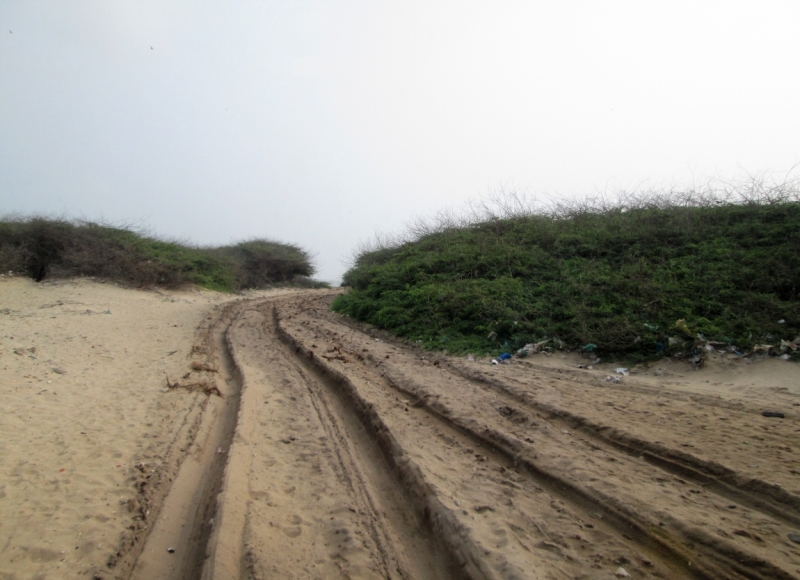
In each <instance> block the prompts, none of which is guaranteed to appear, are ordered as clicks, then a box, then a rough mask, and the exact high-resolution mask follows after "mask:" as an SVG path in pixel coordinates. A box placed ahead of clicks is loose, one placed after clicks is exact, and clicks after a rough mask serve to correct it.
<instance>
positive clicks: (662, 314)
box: [333, 189, 800, 357]
mask: <svg viewBox="0 0 800 580" xmlns="http://www.w3.org/2000/svg"><path fill="white" fill-rule="evenodd" d="M737 193H739V192H737ZM783 193H784V195H779V196H775V197H769V196H766V197H765V196H761V197H759V196H757V195H750V196H749V197H747V196H744V197H741V196H740V197H739V198H737V199H736V200H731V199H727V200H725V199H722V200H721V199H720V198H719V196H714V197H712V198H709V197H706V198H702V197H701V198H700V199H689V200H688V201H687V199H686V198H685V197H684V198H679V197H676V196H675V195H674V194H673V196H672V197H670V196H655V197H648V198H644V199H643V198H638V199H628V200H627V201H626V202H625V203H619V204H616V205H607V204H603V205H595V206H588V205H587V204H584V205H573V206H560V207H558V208H556V210H555V211H551V212H549V213H546V214H545V213H535V212H530V211H529V212H520V211H517V212H515V213H513V215H510V216H508V217H503V216H500V217H498V216H496V215H489V216H486V215H484V216H482V217H483V218H484V219H482V220H477V221H472V222H470V221H469V220H462V221H461V222H458V221H457V220H456V221H455V223H454V221H453V220H452V219H450V218H448V220H447V221H446V223H445V224H444V225H441V224H440V225H439V226H430V227H428V228H427V230H425V231H423V232H422V233H421V234H420V235H417V236H411V237H410V238H409V239H405V240H401V241H399V242H396V243H394V244H389V245H387V246H385V247H379V248H377V249H376V250H373V251H369V250H366V251H364V252H362V253H361V254H360V255H358V256H357V257H356V259H355V262H354V265H353V267H352V268H351V269H350V270H349V271H348V272H347V273H346V274H345V276H344V282H345V285H347V286H349V287H350V290H349V291H348V292H347V293H346V294H343V295H340V296H339V297H337V299H336V300H335V301H334V303H333V309H334V310H335V311H337V312H340V313H344V314H347V315H349V316H352V317H353V318H356V319H358V320H361V321H366V322H369V323H371V324H374V325H376V326H378V327H381V328H384V329H387V330H390V331H392V332H394V333H396V334H397V335H399V336H402V337H405V338H408V339H411V340H415V341H420V342H421V343H422V344H424V345H425V346H426V347H428V348H444V349H447V350H449V351H452V352H464V351H482V352H486V351H490V352H498V351H500V350H510V349H516V348H520V347H521V346H523V345H524V344H525V343H528V342H534V341H537V340H541V339H543V338H557V339H559V341H563V344H565V345H567V346H568V347H570V348H580V347H582V346H583V345H586V344H589V343H592V344H596V345H598V347H599V350H600V352H605V353H614V354H617V355H619V354H627V355H635V356H645V357H648V356H653V355H656V354H657V353H660V352H671V350H672V351H674V350H677V349H686V348H691V345H689V344H684V343H681V344H679V345H677V346H673V347H672V348H671V347H670V346H669V338H670V337H673V339H674V338H675V337H677V336H678V335H680V334H681V333H680V332H678V331H677V330H676V329H675V323H676V322H677V321H678V320H680V319H683V320H685V322H686V323H687V325H688V328H689V329H690V331H691V336H681V337H680V338H682V339H686V340H687V341H688V340H689V339H691V338H694V337H696V335H697V334H698V333H699V334H701V335H703V336H704V337H705V338H707V339H709V340H716V341H720V342H725V343H731V344H735V345H737V346H738V347H739V348H747V347H748V346H751V345H753V344H755V343H758V342H772V343H774V341H777V340H779V339H780V338H785V339H793V338H794V337H795V336H798V335H800V301H798V292H800V203H798V196H797V189H793V190H790V191H789V192H788V194H786V192H783ZM734 201H735V202H734ZM781 320H783V321H784V322H782V323H779V321H781ZM673 342H674V340H673Z"/></svg>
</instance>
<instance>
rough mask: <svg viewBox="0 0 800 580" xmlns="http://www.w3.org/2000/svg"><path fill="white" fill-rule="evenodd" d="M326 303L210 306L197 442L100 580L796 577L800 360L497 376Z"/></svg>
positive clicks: (571, 361) (553, 362)
mask: <svg viewBox="0 0 800 580" xmlns="http://www.w3.org/2000/svg"><path fill="white" fill-rule="evenodd" d="M334 297H335V292H332V291H298V292H290V293H284V294H276V295H269V296H257V297H252V298H248V299H238V300H227V301H221V302H219V303H218V304H217V305H216V306H214V307H213V308H212V309H211V310H209V311H208V314H207V316H204V317H203V319H202V322H201V323H200V325H199V327H198V330H197V333H196V335H195V338H194V343H193V345H192V347H191V352H189V353H187V358H186V360H187V361H188V362H189V363H190V364H191V365H193V367H194V370H193V371H192V372H191V373H186V375H184V377H185V378H184V379H181V381H180V383H179V386H178V387H176V388H174V389H169V392H168V393H165V394H164V396H169V397H176V396H177V397H182V398H183V399H185V403H184V404H183V407H180V408H181V409H183V408H184V407H185V408H186V409H187V411H186V413H190V412H194V413H196V414H197V419H196V420H194V422H193V425H195V427H194V428H193V430H192V432H191V434H190V437H189V436H187V437H189V438H188V439H186V441H187V444H186V445H185V446H184V447H185V449H186V452H185V454H178V455H176V457H175V458H173V459H169V458H165V459H163V462H164V463H170V462H171V464H170V465H171V466H170V465H165V466H164V467H162V471H163V470H166V472H167V473H169V474H170V477H169V478H166V479H164V478H162V481H161V483H160V489H161V490H162V492H161V494H160V495H159V494H155V495H153V493H152V491H150V492H148V493H150V494H151V497H158V498H159V499H158V501H156V500H151V502H150V504H148V505H149V509H150V510H151V511H152V512H153V516H152V517H150V518H149V519H147V521H146V522H145V523H140V527H142V528H143V529H144V531H143V532H142V534H140V536H138V540H137V541H134V542H132V544H133V545H131V546H129V547H128V549H127V550H126V551H125V550H123V551H122V552H124V554H123V556H122V557H120V558H118V559H117V560H115V561H114V564H113V565H109V566H107V567H106V569H104V570H103V569H97V568H95V569H93V570H94V571H93V574H94V575H95V577H98V578H111V577H116V578H134V579H172V578H204V579H211V578H219V579H228V578H247V579H265V578H398V579H401V578H408V579H416V578H421V579H425V578H475V579H477V578H543V579H544V578H548V579H549V578H559V579H560V578H565V579H566V578H587V579H590V578H591V579H594V578H596V579H603V578H607V579H612V578H620V577H623V578H624V577H632V578H666V579H671V578H732V579H739V578H742V579H745V578H746V579H767V578H778V579H780V578H800V543H798V542H800V461H798V456H797V452H796V449H797V445H798V444H797V440H798V434H800V425H798V417H799V416H800V405H799V404H800V373H799V372H798V365H796V364H792V363H784V362H783V361H763V362H761V363H756V364H747V363H745V362H743V361H741V360H739V361H736V362H734V361H732V360H727V359H725V358H724V357H720V358H719V360H716V361H715V360H711V361H709V365H708V368H706V369H703V370H701V371H690V370H688V369H686V368H684V367H682V366H680V365H678V364H674V365H670V364H668V363H661V366H658V365H654V366H652V367H651V368H649V369H646V370H643V372H641V373H640V374H636V375H633V374H632V375H630V376H624V377H621V379H620V382H619V383H613V382H607V381H606V380H605V379H606V378H607V377H608V376H609V374H610V372H611V371H609V369H607V368H605V367H604V365H602V364H601V365H594V368H592V369H579V368H577V366H578V364H579V363H580V362H585V361H581V360H580V359H577V358H570V357H566V358H563V359H562V358H561V356H560V355H554V356H552V357H549V358H548V357H544V356H542V355H540V356H541V358H536V357H530V358H528V359H525V360H521V361H514V362H513V363H512V364H509V365H498V366H492V365H490V364H489V362H488V359H484V360H478V361H474V362H473V361H467V360H465V359H461V358H455V357H444V356H440V355H435V354H431V353H427V352H425V351H422V350H420V349H418V348H416V347H413V346H410V345H406V344H402V343H400V342H397V341H393V340H392V339H390V338H388V337H386V336H385V335H383V334H382V333H379V332H376V331H374V330H372V329H369V328H367V327H364V326H363V325H359V324H356V323H354V322H352V321H350V320H349V319H346V318H343V317H340V316H338V315H335V314H333V313H331V312H330V310H329V305H330V302H331V301H332V300H333V298H334ZM175 380H177V379H175ZM212 387H213V388H212ZM213 389H216V390H213ZM207 393H208V394H207ZM183 399H182V400H183ZM173 404H175V403H173ZM764 410H776V411H780V412H783V413H784V418H775V417H764V416H763V415H762V411H764ZM143 469H145V470H146V466H144V467H143ZM161 498H163V499H161ZM131 501H132V502H134V503H135V502H136V501H138V500H136V499H135V498H132V499H131ZM7 577H9V578H10V577H22V576H7ZM42 577H51V576H47V575H43V576H42ZM52 577H57V576H52ZM89 577H91V576H89Z"/></svg>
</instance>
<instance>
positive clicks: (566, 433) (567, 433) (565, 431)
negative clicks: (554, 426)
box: [561, 429, 569, 435]
mask: <svg viewBox="0 0 800 580" xmlns="http://www.w3.org/2000/svg"><path fill="white" fill-rule="evenodd" d="M561 432H562V433H563V434H564V435H569V431H567V430H566V429H562V430H561Z"/></svg>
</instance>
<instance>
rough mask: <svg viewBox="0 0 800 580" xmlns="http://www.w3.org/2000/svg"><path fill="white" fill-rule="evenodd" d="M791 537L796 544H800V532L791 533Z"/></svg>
mask: <svg viewBox="0 0 800 580" xmlns="http://www.w3.org/2000/svg"><path fill="white" fill-rule="evenodd" d="M789 539H790V540H791V541H793V542H794V543H795V544H800V534H789Z"/></svg>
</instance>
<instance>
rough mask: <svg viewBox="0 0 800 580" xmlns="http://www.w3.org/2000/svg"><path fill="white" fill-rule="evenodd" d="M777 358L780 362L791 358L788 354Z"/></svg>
mask: <svg viewBox="0 0 800 580" xmlns="http://www.w3.org/2000/svg"><path fill="white" fill-rule="evenodd" d="M778 358H779V359H781V360H789V359H790V358H792V355H789V354H782V355H781V356H779V357H778Z"/></svg>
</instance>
